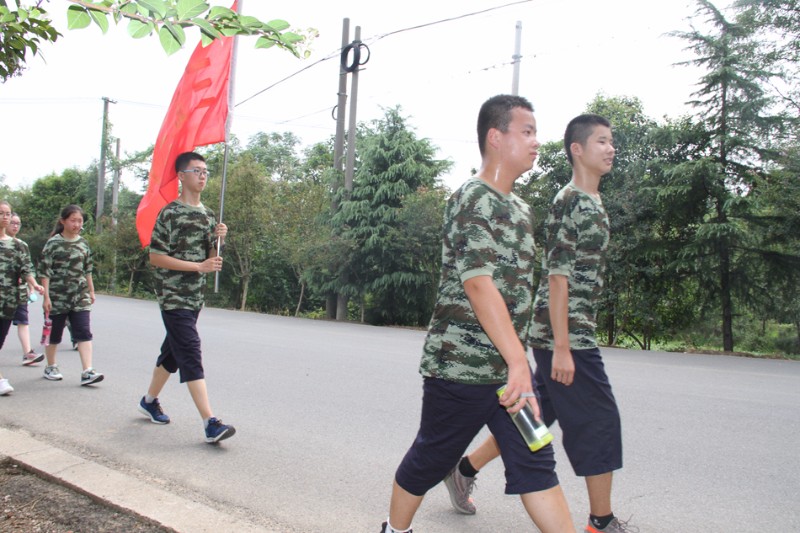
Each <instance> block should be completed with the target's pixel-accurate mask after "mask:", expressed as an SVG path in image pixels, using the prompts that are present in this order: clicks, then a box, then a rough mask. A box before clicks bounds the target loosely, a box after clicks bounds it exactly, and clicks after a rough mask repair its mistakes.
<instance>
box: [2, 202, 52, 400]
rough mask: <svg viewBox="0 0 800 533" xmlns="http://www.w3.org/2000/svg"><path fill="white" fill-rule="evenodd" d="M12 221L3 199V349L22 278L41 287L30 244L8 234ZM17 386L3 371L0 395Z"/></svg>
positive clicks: (8, 206)
mask: <svg viewBox="0 0 800 533" xmlns="http://www.w3.org/2000/svg"><path fill="white" fill-rule="evenodd" d="M10 222H11V205H10V204H9V203H8V202H6V201H5V200H3V201H0V286H2V291H0V348H2V347H3V343H4V342H5V340H6V336H7V335H8V330H9V329H10V328H11V321H12V319H13V318H14V312H15V311H16V309H17V306H18V305H19V303H20V302H19V291H18V288H17V287H18V285H19V282H20V280H26V281H27V282H28V283H30V284H31V286H32V287H33V288H34V289H36V290H40V289H41V288H42V287H41V286H40V285H39V284H38V283H36V279H34V277H33V274H32V271H33V268H32V265H31V256H30V254H29V253H28V248H27V246H24V244H23V243H22V241H19V240H17V239H15V238H13V237H11V236H10V235H8V234H7V233H6V229H7V228H8V225H9V223H10ZM13 391H14V388H13V387H12V386H11V384H10V383H9V382H8V380H7V379H4V378H3V376H2V374H0V396H5V395H6V394H8V393H10V392H13Z"/></svg>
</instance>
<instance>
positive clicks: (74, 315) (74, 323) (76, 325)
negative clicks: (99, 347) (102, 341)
mask: <svg viewBox="0 0 800 533" xmlns="http://www.w3.org/2000/svg"><path fill="white" fill-rule="evenodd" d="M89 313H90V312H89V311H70V312H69V313H64V314H62V315H50V318H51V319H52V320H53V329H52V330H51V331H50V344H60V343H61V338H62V337H63V336H64V327H65V326H66V323H67V319H69V324H70V334H71V337H72V342H75V343H78V342H86V341H90V340H92V328H91V320H90V318H89Z"/></svg>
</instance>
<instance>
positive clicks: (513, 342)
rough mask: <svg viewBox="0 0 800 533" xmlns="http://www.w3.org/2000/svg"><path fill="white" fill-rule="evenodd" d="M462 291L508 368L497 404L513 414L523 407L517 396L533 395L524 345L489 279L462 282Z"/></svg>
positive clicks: (532, 404)
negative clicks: (503, 390) (506, 381)
mask: <svg viewBox="0 0 800 533" xmlns="http://www.w3.org/2000/svg"><path fill="white" fill-rule="evenodd" d="M464 292H465V293H466V294H467V298H469V303H470V305H471V306H472V309H473V310H474V311H475V316H476V317H477V318H478V322H480V324H481V327H483V330H484V331H485V332H486V334H487V335H488V336H489V339H490V340H491V341H492V344H494V346H495V347H496V348H497V351H499V352H500V355H501V356H503V359H504V360H505V362H506V364H507V365H508V385H507V386H506V392H505V393H504V394H503V398H501V400H500V403H501V404H502V405H503V406H505V407H507V408H508V410H509V412H511V413H515V412H517V411H519V410H520V409H522V407H523V406H524V405H525V404H524V402H519V403H518V404H516V403H517V400H519V399H520V394H522V393H532V392H533V385H532V383H531V371H530V366H529V364H528V357H527V353H526V351H525V346H523V344H522V342H521V341H520V340H519V337H518V336H517V332H516V331H515V330H514V325H513V323H512V322H511V315H509V314H508V307H506V304H505V301H503V296H502V295H501V294H500V291H498V290H497V287H495V285H494V283H493V282H492V278H491V277H490V276H485V275H483V276H475V277H473V278H469V279H468V280H466V281H465V282H464ZM529 403H530V405H531V407H532V408H533V409H534V413H535V415H536V416H537V417H538V416H539V406H538V405H537V403H536V402H535V401H533V402H529ZM515 404H516V405H515Z"/></svg>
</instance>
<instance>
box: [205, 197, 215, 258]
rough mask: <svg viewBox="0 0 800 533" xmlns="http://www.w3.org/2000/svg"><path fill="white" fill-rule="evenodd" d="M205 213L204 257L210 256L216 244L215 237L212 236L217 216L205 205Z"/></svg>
mask: <svg viewBox="0 0 800 533" xmlns="http://www.w3.org/2000/svg"><path fill="white" fill-rule="evenodd" d="M206 214H207V215H208V249H207V251H206V257H211V255H212V253H213V251H214V248H216V246H217V239H216V237H214V229H215V228H216V227H217V217H216V216H215V215H214V211H212V210H211V209H209V208H207V207H206Z"/></svg>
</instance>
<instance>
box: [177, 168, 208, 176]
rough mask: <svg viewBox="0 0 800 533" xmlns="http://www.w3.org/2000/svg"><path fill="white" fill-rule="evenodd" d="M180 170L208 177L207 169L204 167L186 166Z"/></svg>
mask: <svg viewBox="0 0 800 533" xmlns="http://www.w3.org/2000/svg"><path fill="white" fill-rule="evenodd" d="M181 172H191V173H193V174H197V175H198V176H203V177H204V178H207V177H208V170H206V169H204V168H187V169H186V170H181Z"/></svg>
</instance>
